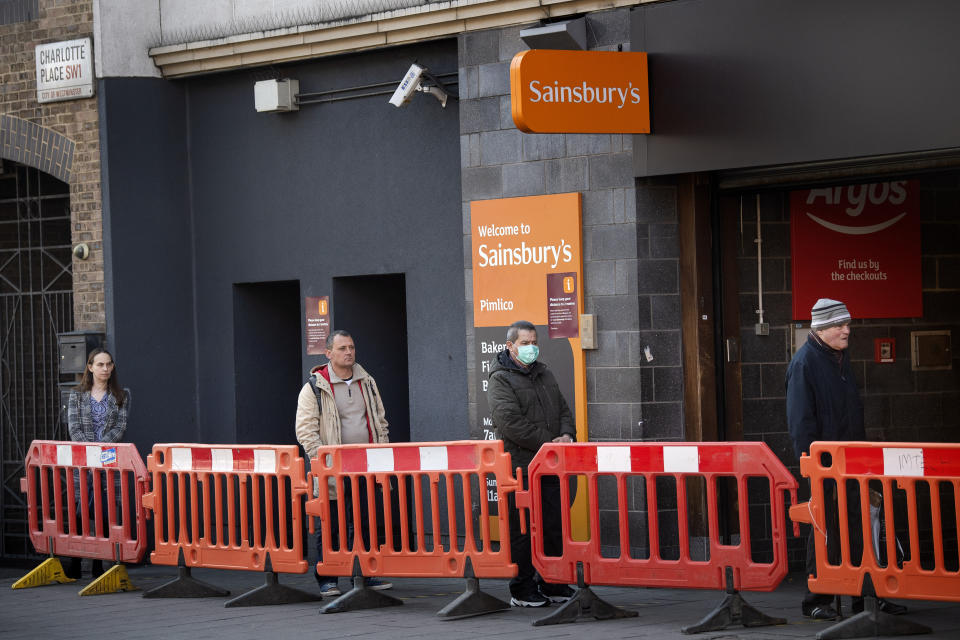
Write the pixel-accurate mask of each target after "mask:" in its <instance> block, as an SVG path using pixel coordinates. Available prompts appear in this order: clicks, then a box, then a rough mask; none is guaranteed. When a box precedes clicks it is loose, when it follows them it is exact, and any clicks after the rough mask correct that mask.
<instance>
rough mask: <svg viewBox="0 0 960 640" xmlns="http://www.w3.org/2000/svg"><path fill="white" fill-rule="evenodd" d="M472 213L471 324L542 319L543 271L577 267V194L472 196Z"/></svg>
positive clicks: (497, 324)
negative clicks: (486, 198)
mask: <svg viewBox="0 0 960 640" xmlns="http://www.w3.org/2000/svg"><path fill="white" fill-rule="evenodd" d="M470 218H471V223H472V224H471V226H472V233H471V235H472V236H473V237H472V240H473V242H472V245H473V318H474V326H477V327H501V326H502V327H508V326H510V324H511V323H513V322H514V321H515V320H519V319H523V320H528V321H530V322H532V323H534V324H538V325H545V324H546V323H547V281H546V277H545V274H547V273H556V272H569V271H573V272H575V273H579V272H580V271H581V261H580V194H579V193H562V194H557V195H549V196H530V197H526V198H506V199H503V200H481V201H476V202H472V203H470ZM572 284H573V279H572V278H571V286H572Z"/></svg>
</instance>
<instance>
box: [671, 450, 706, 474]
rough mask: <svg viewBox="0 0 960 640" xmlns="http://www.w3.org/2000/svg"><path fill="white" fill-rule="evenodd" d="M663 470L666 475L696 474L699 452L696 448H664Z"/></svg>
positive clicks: (698, 467)
mask: <svg viewBox="0 0 960 640" xmlns="http://www.w3.org/2000/svg"><path fill="white" fill-rule="evenodd" d="M663 470H664V471H665V472H667V473H697V472H698V471H700V452H699V451H698V450H697V447H664V448H663Z"/></svg>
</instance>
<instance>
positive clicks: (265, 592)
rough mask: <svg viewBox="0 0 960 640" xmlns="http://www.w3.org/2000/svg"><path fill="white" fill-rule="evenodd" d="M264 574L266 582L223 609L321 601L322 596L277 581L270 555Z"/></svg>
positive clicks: (228, 601)
mask: <svg viewBox="0 0 960 640" xmlns="http://www.w3.org/2000/svg"><path fill="white" fill-rule="evenodd" d="M263 571H264V573H265V574H266V582H265V583H264V584H262V585H260V586H259V587H257V588H256V589H253V590H251V591H247V592H246V593H244V594H242V595H239V596H237V597H236V598H233V599H231V600H227V601H226V602H225V603H223V606H225V607H261V606H265V605H271V604H293V603H294V602H316V601H317V600H323V596H321V595H320V594H316V593H309V592H307V591H302V590H300V589H294V588H293V587H288V586H286V585H283V584H280V583H279V582H278V581H277V574H276V573H275V572H274V570H273V564H272V562H271V561H270V554H269V553H268V554H267V562H266V563H265V565H264V568H263Z"/></svg>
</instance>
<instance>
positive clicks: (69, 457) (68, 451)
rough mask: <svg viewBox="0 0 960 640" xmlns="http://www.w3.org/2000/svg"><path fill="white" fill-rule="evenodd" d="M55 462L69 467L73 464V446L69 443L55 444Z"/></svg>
mask: <svg viewBox="0 0 960 640" xmlns="http://www.w3.org/2000/svg"><path fill="white" fill-rule="evenodd" d="M57 464H58V465H59V466H61V467H69V466H70V465H72V464H73V446H72V445H69V444H58V445H57Z"/></svg>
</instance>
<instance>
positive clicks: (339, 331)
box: [327, 329, 353, 349]
mask: <svg viewBox="0 0 960 640" xmlns="http://www.w3.org/2000/svg"><path fill="white" fill-rule="evenodd" d="M337 336H343V337H344V338H351V339H352V338H353V336H351V335H350V334H349V333H347V332H346V331H344V330H343V329H337V330H336V331H332V332H331V333H330V335H328V336H327V349H333V339H334V338H336V337H337Z"/></svg>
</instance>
